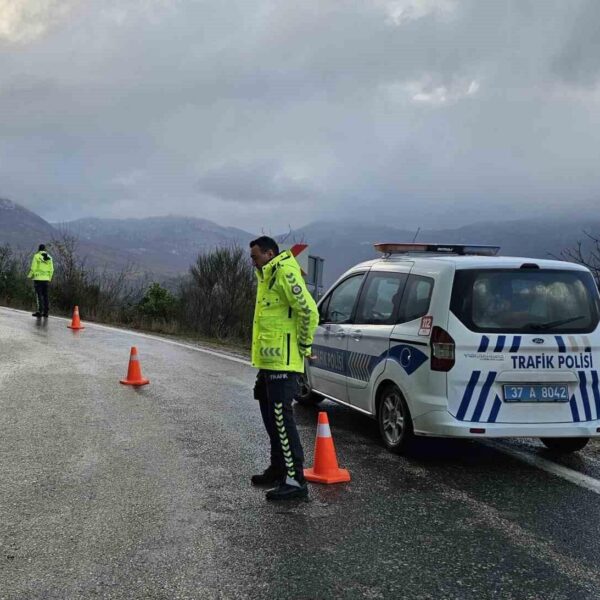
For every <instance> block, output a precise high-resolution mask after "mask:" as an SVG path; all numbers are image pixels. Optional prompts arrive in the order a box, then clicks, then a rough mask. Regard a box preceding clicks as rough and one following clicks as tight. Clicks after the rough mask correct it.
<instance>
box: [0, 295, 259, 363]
mask: <svg viewBox="0 0 600 600" xmlns="http://www.w3.org/2000/svg"><path fill="white" fill-rule="evenodd" d="M0 309H1V310H6V311H11V312H16V313H19V314H24V315H27V314H29V313H28V312H26V311H24V310H17V309H16V308H7V307H5V306H2V307H0ZM50 318H51V319H56V320H59V321H66V322H70V321H71V319H67V318H65V317H50ZM84 325H85V326H86V327H89V328H90V329H106V330H107V331H115V332H117V333H124V334H127V335H135V336H137V337H140V338H145V339H147V340H154V341H157V342H163V343H165V344H170V345H171V346H177V347H179V348H185V349H186V350H194V351H195V352H201V353H203V354H209V355H210V356H216V357H217V358H224V359H225V360H230V361H232V362H236V363H239V364H241V365H245V366H247V367H251V366H252V363H251V362H250V361H249V360H244V359H243V358H238V357H236V356H231V355H230V354H225V353H223V352H216V351H215V350H208V349H207V348H199V347H198V346H192V345H191V344H184V343H183V342H175V341H173V340H169V339H166V338H162V337H159V336H156V335H149V334H147V333H139V332H137V331H131V330H130V329H119V328H118V327H110V326H109V325H99V324H98V323H91V322H90V321H86V322H85V323H84ZM83 335H85V334H83Z"/></svg>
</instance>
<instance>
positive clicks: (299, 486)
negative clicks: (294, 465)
mask: <svg viewBox="0 0 600 600" xmlns="http://www.w3.org/2000/svg"><path fill="white" fill-rule="evenodd" d="M294 498H308V485H307V483H306V481H302V482H298V481H296V480H295V479H290V478H289V477H288V478H287V479H286V480H285V482H283V483H281V484H280V485H279V486H278V487H276V488H274V489H272V490H269V491H268V492H267V500H292V499H294Z"/></svg>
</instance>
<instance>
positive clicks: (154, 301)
mask: <svg viewBox="0 0 600 600" xmlns="http://www.w3.org/2000/svg"><path fill="white" fill-rule="evenodd" d="M137 307H138V310H139V312H140V314H141V315H142V316H143V317H146V318H148V319H162V320H164V321H167V320H169V319H173V318H174V317H175V316H176V314H177V308H178V300H177V298H176V297H175V296H173V294H171V292H169V290H167V289H166V288H164V287H162V286H161V285H160V283H156V282H155V283H153V284H152V285H151V286H150V287H149V288H148V290H147V291H146V293H145V295H144V297H143V298H142V299H141V301H140V302H139V303H138V305H137Z"/></svg>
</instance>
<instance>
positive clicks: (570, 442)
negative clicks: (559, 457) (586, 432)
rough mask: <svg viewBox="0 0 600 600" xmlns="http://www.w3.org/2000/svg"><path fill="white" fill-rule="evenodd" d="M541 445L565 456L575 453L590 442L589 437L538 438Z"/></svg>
mask: <svg viewBox="0 0 600 600" xmlns="http://www.w3.org/2000/svg"><path fill="white" fill-rule="evenodd" d="M540 439H541V440H542V443H543V444H544V446H546V448H548V449H549V450H554V451H555V452H561V453H564V454H567V453H569V452H577V451H578V450H581V449H582V448H585V445H586V444H587V443H588V442H589V441H590V438H589V437H576V438H540Z"/></svg>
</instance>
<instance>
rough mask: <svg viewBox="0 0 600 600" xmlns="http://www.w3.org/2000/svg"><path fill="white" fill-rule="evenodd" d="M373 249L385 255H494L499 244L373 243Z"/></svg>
mask: <svg viewBox="0 0 600 600" xmlns="http://www.w3.org/2000/svg"><path fill="white" fill-rule="evenodd" d="M374 248H375V250H377V252H381V253H382V254H385V255H388V256H389V255H392V254H407V253H421V252H431V253H435V254H458V255H459V256H467V255H468V256H496V255H497V254H498V252H499V251H500V246H483V245H477V244H468V245H467V244H424V243H419V244H415V243H412V244H395V243H378V244H374Z"/></svg>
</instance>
